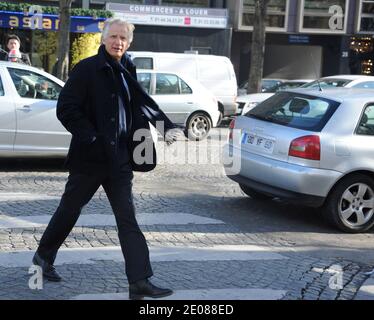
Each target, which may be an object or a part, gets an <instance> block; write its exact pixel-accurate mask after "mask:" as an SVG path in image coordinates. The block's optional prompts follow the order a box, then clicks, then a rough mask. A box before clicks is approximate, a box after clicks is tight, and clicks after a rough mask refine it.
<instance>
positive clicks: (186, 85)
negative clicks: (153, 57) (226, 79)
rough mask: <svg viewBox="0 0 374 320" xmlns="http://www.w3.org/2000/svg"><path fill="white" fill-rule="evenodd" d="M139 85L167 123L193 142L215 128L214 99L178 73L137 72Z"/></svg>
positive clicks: (217, 112)
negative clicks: (166, 117) (180, 129)
mask: <svg viewBox="0 0 374 320" xmlns="http://www.w3.org/2000/svg"><path fill="white" fill-rule="evenodd" d="M137 75H138V82H139V83H140V84H141V85H142V86H143V88H144V89H145V90H146V91H147V92H148V93H149V94H150V95H151V96H152V98H153V99H154V100H155V101H156V102H157V103H158V105H159V106H160V108H161V110H162V111H164V113H165V114H166V115H167V116H168V117H169V118H170V120H171V121H172V122H173V123H175V124H177V125H181V126H183V127H184V128H185V134H186V136H187V137H188V138H190V139H192V140H201V139H204V138H205V137H206V136H207V135H208V133H209V130H210V129H211V128H212V127H215V126H217V124H218V121H219V118H220V112H219V109H218V102H217V99H216V98H215V97H214V95H213V93H211V92H210V91H209V90H207V89H206V88H205V87H204V86H203V85H202V84H200V83H199V82H198V81H196V80H194V79H191V78H188V77H187V76H182V75H180V74H178V73H171V72H158V71H153V70H138V71H137Z"/></svg>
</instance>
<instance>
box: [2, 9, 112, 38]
mask: <svg viewBox="0 0 374 320" xmlns="http://www.w3.org/2000/svg"><path fill="white" fill-rule="evenodd" d="M104 20H105V18H97V19H94V18H92V17H79V16H73V17H71V26H70V31H71V32H77V33H87V32H101V31H102V29H103V26H104ZM59 23H60V20H59V17H58V16H57V15H51V14H34V15H31V14H25V13H23V12H10V11H0V28H16V29H30V30H44V31H57V30H58V29H59Z"/></svg>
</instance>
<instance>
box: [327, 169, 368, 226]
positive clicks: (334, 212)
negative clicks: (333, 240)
mask: <svg viewBox="0 0 374 320" xmlns="http://www.w3.org/2000/svg"><path fill="white" fill-rule="evenodd" d="M323 209H324V214H325V217H326V218H327V220H328V221H329V222H330V223H331V224H333V225H334V226H336V227H338V228H339V229H340V230H342V231H345V232H350V233H359V232H365V231H367V230H369V229H370V228H371V227H372V226H373V225H374V181H373V179H372V178H370V177H368V176H367V175H364V174H354V175H351V176H348V177H346V178H344V179H343V180H342V181H340V182H339V183H338V184H337V185H336V186H335V188H334V189H333V190H332V192H331V194H330V195H329V197H328V199H327V201H326V204H325V206H324V208H323Z"/></svg>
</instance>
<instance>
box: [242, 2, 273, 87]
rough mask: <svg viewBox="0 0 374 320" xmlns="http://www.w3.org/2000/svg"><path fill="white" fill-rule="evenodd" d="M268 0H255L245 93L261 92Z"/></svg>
mask: <svg viewBox="0 0 374 320" xmlns="http://www.w3.org/2000/svg"><path fill="white" fill-rule="evenodd" d="M269 1H270V0H255V16H254V23H253V32H252V47H251V67H250V71H249V79H248V87H247V93H256V92H261V80H262V75H263V70H264V54H265V40H266V31H265V28H266V16H267V6H268V4H269Z"/></svg>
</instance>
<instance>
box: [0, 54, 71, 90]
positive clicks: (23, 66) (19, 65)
mask: <svg viewBox="0 0 374 320" xmlns="http://www.w3.org/2000/svg"><path fill="white" fill-rule="evenodd" d="M0 66H2V67H14V68H18V69H24V70H30V71H34V72H37V73H40V74H42V75H45V76H47V77H50V78H52V79H53V80H55V81H56V82H57V83H59V84H60V85H62V86H64V82H63V81H62V80H61V79H59V78H56V77H55V76H54V75H52V74H50V73H48V72H46V71H44V70H43V69H39V68H36V67H33V66H29V65H27V64H24V63H17V62H11V61H3V60H1V61H0Z"/></svg>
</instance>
